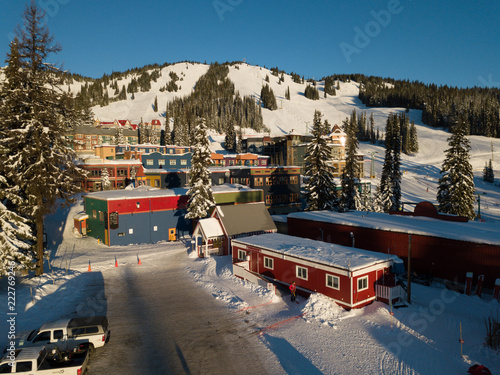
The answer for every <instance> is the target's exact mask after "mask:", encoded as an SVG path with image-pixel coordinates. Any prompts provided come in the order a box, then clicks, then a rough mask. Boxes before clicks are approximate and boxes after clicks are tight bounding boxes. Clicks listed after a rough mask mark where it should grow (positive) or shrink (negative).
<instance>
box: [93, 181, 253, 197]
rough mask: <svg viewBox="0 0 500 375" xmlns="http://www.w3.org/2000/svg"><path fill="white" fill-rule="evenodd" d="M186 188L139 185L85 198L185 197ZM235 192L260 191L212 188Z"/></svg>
mask: <svg viewBox="0 0 500 375" xmlns="http://www.w3.org/2000/svg"><path fill="white" fill-rule="evenodd" d="M188 190H189V189H188V188H175V189H158V188H154V187H151V186H146V185H141V186H138V187H136V188H135V189H120V190H107V191H97V192H94V193H89V194H87V198H94V199H102V200H119V199H135V198H158V197H172V196H180V195H187V192H188ZM236 191H260V189H252V188H249V187H247V186H243V185H237V184H224V185H218V186H212V192H213V193H214V194H220V193H234V192H236Z"/></svg>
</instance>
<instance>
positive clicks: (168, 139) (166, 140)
mask: <svg viewBox="0 0 500 375" xmlns="http://www.w3.org/2000/svg"><path fill="white" fill-rule="evenodd" d="M163 144H164V145H165V146H168V145H171V144H172V131H171V130H170V117H169V116H168V115H167V116H166V119H165V130H164V131H163Z"/></svg>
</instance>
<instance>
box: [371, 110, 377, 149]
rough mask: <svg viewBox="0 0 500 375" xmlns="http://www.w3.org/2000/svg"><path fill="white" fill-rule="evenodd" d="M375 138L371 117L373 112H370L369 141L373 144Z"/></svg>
mask: <svg viewBox="0 0 500 375" xmlns="http://www.w3.org/2000/svg"><path fill="white" fill-rule="evenodd" d="M375 141H376V139H375V120H374V119H373V112H372V113H370V143H371V144H374V143H375Z"/></svg>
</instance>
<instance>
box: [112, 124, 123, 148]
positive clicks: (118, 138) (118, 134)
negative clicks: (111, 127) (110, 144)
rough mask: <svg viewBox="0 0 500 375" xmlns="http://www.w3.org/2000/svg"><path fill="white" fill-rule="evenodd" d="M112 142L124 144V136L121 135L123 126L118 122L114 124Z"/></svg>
mask: <svg viewBox="0 0 500 375" xmlns="http://www.w3.org/2000/svg"><path fill="white" fill-rule="evenodd" d="M114 144H115V145H123V144H125V137H124V136H123V128H122V127H121V125H119V124H118V125H117V126H116V131H115V138H114Z"/></svg>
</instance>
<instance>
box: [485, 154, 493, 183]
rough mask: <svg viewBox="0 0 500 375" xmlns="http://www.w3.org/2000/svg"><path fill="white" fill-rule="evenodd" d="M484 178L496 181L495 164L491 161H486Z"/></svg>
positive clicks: (487, 180)
mask: <svg viewBox="0 0 500 375" xmlns="http://www.w3.org/2000/svg"><path fill="white" fill-rule="evenodd" d="M483 180H484V181H486V182H490V183H493V182H495V173H494V172H493V164H492V162H491V159H490V162H489V164H488V163H486V164H485V166H484V169H483Z"/></svg>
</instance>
